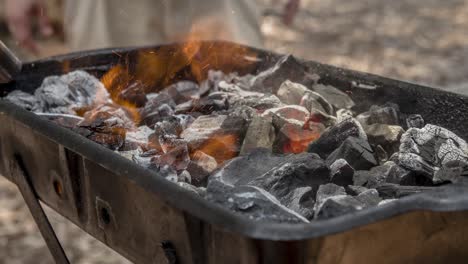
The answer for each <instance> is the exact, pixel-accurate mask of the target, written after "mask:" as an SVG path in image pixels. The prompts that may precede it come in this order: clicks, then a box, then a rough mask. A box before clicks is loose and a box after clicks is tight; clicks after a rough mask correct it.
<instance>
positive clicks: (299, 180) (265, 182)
mask: <svg viewBox="0 0 468 264" xmlns="http://www.w3.org/2000/svg"><path fill="white" fill-rule="evenodd" d="M329 173H330V172H329V169H328V167H327V166H326V165H325V163H324V162H323V161H322V160H321V159H320V158H318V157H316V156H315V155H313V154H310V153H301V154H298V155H291V156H287V158H286V160H284V161H283V162H282V164H277V165H276V166H275V167H273V168H271V170H269V171H267V172H265V173H264V174H263V175H260V176H257V177H256V178H255V179H253V180H252V181H250V182H248V185H253V186H257V187H260V188H262V189H265V190H266V191H268V192H269V193H271V194H272V195H274V196H275V197H277V199H278V200H279V201H280V202H281V203H282V204H284V205H290V204H291V203H294V199H296V198H297V197H294V195H293V194H294V193H295V190H297V189H298V188H302V187H309V188H310V189H308V190H307V193H308V194H307V195H308V197H314V196H315V193H316V191H317V189H318V188H319V186H320V184H324V183H327V182H328V180H329ZM302 190H304V189H302ZM310 204H311V202H310V201H308V202H305V204H304V205H303V207H300V208H299V209H297V208H296V209H297V211H296V212H298V213H303V212H304V211H310V209H311V208H309V207H308V205H310ZM310 212H311V211H310ZM307 216H311V215H309V214H307Z"/></svg>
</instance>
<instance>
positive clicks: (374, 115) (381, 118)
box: [356, 103, 400, 126]
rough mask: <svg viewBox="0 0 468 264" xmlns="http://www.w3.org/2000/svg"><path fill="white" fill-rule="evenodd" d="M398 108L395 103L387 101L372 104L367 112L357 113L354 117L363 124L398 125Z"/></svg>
mask: <svg viewBox="0 0 468 264" xmlns="http://www.w3.org/2000/svg"><path fill="white" fill-rule="evenodd" d="M399 115H400V110H399V107H398V106H397V105H396V104H391V103H387V104H385V105H383V106H376V105H373V106H371V108H370V109H369V111H368V112H365V113H362V114H360V115H358V116H357V117H356V118H357V119H358V120H359V122H361V124H363V125H364V126H366V125H372V124H386V125H399V124H400V122H399V120H400V117H399Z"/></svg>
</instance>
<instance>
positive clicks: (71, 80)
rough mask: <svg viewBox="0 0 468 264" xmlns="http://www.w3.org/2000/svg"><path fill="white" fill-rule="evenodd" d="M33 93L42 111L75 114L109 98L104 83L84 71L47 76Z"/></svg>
mask: <svg viewBox="0 0 468 264" xmlns="http://www.w3.org/2000/svg"><path fill="white" fill-rule="evenodd" d="M34 95H35V97H36V98H37V99H38V100H39V103H40V105H41V108H42V111H43V112H48V113H63V114H76V110H81V109H88V108H90V107H92V106H94V105H98V104H100V103H105V102H107V100H108V99H109V94H108V92H107V90H106V88H105V87H104V85H103V84H102V83H101V82H100V81H99V80H98V79H97V78H96V77H94V76H92V75H90V74H88V73H87V72H84V71H74V72H70V73H68V74H65V75H62V76H50V77H47V78H45V79H44V81H43V82H42V84H41V86H40V87H39V88H38V89H36V91H35V93H34Z"/></svg>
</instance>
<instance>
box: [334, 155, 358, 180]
mask: <svg viewBox="0 0 468 264" xmlns="http://www.w3.org/2000/svg"><path fill="white" fill-rule="evenodd" d="M330 175H331V179H330V180H331V182H332V183H334V184H337V185H340V186H347V185H350V184H353V175H354V168H353V167H351V165H349V164H348V162H347V161H346V160H344V159H338V160H336V161H335V162H333V163H332V164H331V165H330Z"/></svg>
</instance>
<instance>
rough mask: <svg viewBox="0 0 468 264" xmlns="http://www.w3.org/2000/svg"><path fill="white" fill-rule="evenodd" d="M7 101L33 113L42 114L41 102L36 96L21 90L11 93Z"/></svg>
mask: <svg viewBox="0 0 468 264" xmlns="http://www.w3.org/2000/svg"><path fill="white" fill-rule="evenodd" d="M5 99H6V100H7V101H10V102H12V103H14V104H15V105H17V106H19V107H21V108H24V109H26V110H28V111H32V112H42V111H43V110H42V109H41V106H40V103H39V101H38V100H37V99H36V97H34V95H32V94H29V93H25V92H23V91H21V90H14V91H12V92H11V93H9V94H8V95H7V96H6V97H5Z"/></svg>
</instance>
